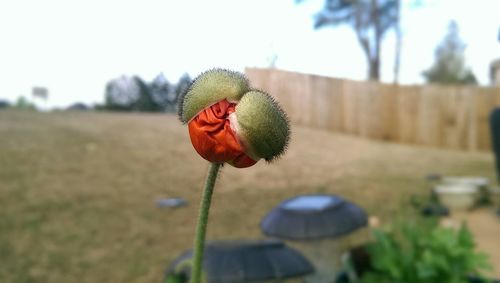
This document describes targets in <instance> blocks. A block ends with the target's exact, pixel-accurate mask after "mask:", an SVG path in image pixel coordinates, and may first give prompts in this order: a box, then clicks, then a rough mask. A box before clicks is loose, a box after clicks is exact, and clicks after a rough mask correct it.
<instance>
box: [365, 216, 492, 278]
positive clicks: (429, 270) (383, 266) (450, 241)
mask: <svg viewBox="0 0 500 283" xmlns="http://www.w3.org/2000/svg"><path fill="white" fill-rule="evenodd" d="M374 236H375V242H374V243H373V244H371V245H370V246H369V247H368V250H369V252H370V255H371V259H372V269H373V271H371V272H369V273H367V274H365V275H364V276H363V277H362V279H361V280H360V282H362V283H441V282H448V283H466V282H468V281H467V276H469V275H480V272H481V271H483V270H487V269H489V268H491V267H490V265H489V263H488V260H487V257H486V255H485V254H482V253H478V252H476V251H475V243H474V240H473V236H472V234H471V233H470V231H469V230H468V229H467V227H466V226H465V225H464V224H462V226H461V227H460V229H458V230H454V229H451V228H443V227H440V226H438V225H437V223H436V221H435V220H422V221H417V222H409V223H408V222H407V223H403V224H400V225H399V226H398V227H396V230H394V231H393V233H387V232H383V231H381V230H376V231H375V233H374Z"/></svg>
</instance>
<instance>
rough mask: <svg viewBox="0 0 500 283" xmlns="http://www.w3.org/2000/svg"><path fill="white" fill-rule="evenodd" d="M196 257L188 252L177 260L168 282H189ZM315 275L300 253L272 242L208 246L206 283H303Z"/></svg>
mask: <svg viewBox="0 0 500 283" xmlns="http://www.w3.org/2000/svg"><path fill="white" fill-rule="evenodd" d="M192 256H193V252H192V251H191V250H188V251H186V252H184V253H183V254H182V255H181V256H179V257H178V258H177V259H175V260H174V262H173V263H172V264H171V265H170V267H169V268H168V269H167V278H169V276H171V275H176V276H177V277H178V278H182V280H180V282H189V280H188V279H189V275H190V265H189V262H190V260H191V258H192ZM313 271H314V269H313V266H312V265H311V263H310V262H309V261H308V260H307V259H306V258H305V257H304V256H302V255H301V254H300V253H299V252H298V251H296V250H294V249H292V248H289V247H287V246H286V245H285V244H284V243H283V242H282V241H279V240H271V239H268V240H225V241H214V242H208V243H207V244H206V247H205V254H204V258H203V272H204V273H203V274H204V282H206V283H244V282H259V283H274V282H283V283H292V282H301V278H302V277H303V276H304V275H306V274H310V273H312V272H313ZM167 280H168V279H167ZM166 282H168V281H166Z"/></svg>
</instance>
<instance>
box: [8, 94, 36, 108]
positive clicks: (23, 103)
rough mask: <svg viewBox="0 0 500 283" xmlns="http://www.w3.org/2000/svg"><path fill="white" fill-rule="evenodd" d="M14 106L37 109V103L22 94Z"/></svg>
mask: <svg viewBox="0 0 500 283" xmlns="http://www.w3.org/2000/svg"><path fill="white" fill-rule="evenodd" d="M13 108H14V109H18V110H36V107H35V104H33V103H31V102H29V101H28V99H26V97H24V96H20V97H19V98H18V99H17V101H16V104H14V106H13Z"/></svg>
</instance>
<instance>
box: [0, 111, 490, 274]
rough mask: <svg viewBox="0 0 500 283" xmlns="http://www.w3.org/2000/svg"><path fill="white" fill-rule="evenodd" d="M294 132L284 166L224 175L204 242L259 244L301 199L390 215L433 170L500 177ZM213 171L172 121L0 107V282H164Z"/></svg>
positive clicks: (459, 155)
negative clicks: (291, 201) (275, 215)
mask: <svg viewBox="0 0 500 283" xmlns="http://www.w3.org/2000/svg"><path fill="white" fill-rule="evenodd" d="M292 131H293V135H292V143H291V145H290V148H289V150H288V152H287V154H285V156H284V157H283V158H282V159H281V160H280V161H278V162H275V163H273V164H270V165H268V164H265V162H259V163H258V164H257V165H256V166H254V167H252V168H248V169H235V168H231V167H229V166H226V167H224V168H223V171H222V175H221V177H220V178H219V180H218V184H217V187H216V191H215V194H214V199H213V207H212V211H211V215H210V226H209V231H208V235H207V237H208V239H227V238H238V237H244V238H249V237H262V236H261V233H260V231H259V226H258V225H259V221H260V220H261V218H262V217H263V216H264V215H265V214H266V213H267V212H268V211H269V210H270V209H271V208H272V207H274V206H275V205H276V204H278V203H279V202H280V201H282V200H283V199H285V198H289V197H292V196H294V195H296V194H299V193H315V192H322V193H337V194H341V195H342V196H344V197H346V198H348V199H350V200H352V201H354V202H356V203H358V204H360V205H361V206H363V207H364V208H365V209H366V210H367V211H368V212H369V213H370V214H372V215H377V216H379V217H381V218H382V219H388V218H390V217H391V215H395V214H396V213H397V212H399V211H400V210H401V209H402V203H403V201H404V200H407V199H408V197H409V196H410V195H411V194H420V195H424V194H427V192H428V190H427V189H428V188H427V186H426V183H425V181H424V176H425V175H426V174H428V173H430V172H436V173H442V174H450V175H463V174H466V175H482V176H487V177H490V178H493V176H494V172H493V160H492V156H491V154H489V153H465V152H458V151H450V150H439V149H431V148H424V147H411V146H403V145H395V144H387V143H380V142H373V141H367V140H363V139H359V138H355V137H349V136H345V135H339V134H333V133H329V132H325V131H319V130H313V129H307V128H302V127H298V126H295V127H293V128H292ZM207 167H208V166H207V163H206V162H205V161H204V160H202V159H201V158H200V157H199V156H198V155H197V154H196V153H195V151H194V150H193V149H192V146H191V144H190V142H189V137H188V133H187V128H185V127H184V126H182V125H181V124H180V123H179V122H178V121H177V119H176V117H174V116H170V115H153V114H114V113H62V112H61V113H50V114H49V113H34V112H12V111H3V112H2V111H0V215H1V217H0V282H16V283H17V282H160V280H161V278H162V276H163V271H164V268H165V267H166V266H167V265H168V263H169V262H170V261H171V260H173V259H174V258H175V257H176V256H178V255H179V254H180V253H181V252H182V251H184V250H185V249H187V248H190V246H191V244H192V239H193V235H194V224H195V219H196V214H197V207H198V201H199V198H200V194H201V192H200V189H201V186H202V184H203V180H204V177H205V174H206V170H207ZM161 197H183V198H186V199H187V200H188V202H189V205H188V206H187V207H183V208H179V209H159V208H157V207H156V206H155V199H157V198H161ZM403 209H404V207H403Z"/></svg>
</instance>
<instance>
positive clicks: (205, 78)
mask: <svg viewBox="0 0 500 283" xmlns="http://www.w3.org/2000/svg"><path fill="white" fill-rule="evenodd" d="M249 90H250V87H249V85H248V80H247V78H245V76H244V75H243V74H241V73H238V72H234V71H229V70H224V69H212V70H209V71H206V72H204V73H202V74H201V75H199V76H198V77H197V78H196V79H195V80H194V81H193V83H192V84H191V85H190V86H189V88H188V89H187V91H186V92H185V93H184V95H183V96H182V97H181V98H180V100H179V101H180V102H179V103H180V104H179V109H178V111H179V113H178V114H179V118H180V120H181V121H182V122H183V123H187V122H188V121H189V120H191V119H192V118H193V117H194V116H195V115H196V114H198V113H199V112H200V111H201V110H203V109H204V108H206V107H208V106H210V105H212V104H214V103H217V102H218V101H221V100H223V99H227V100H228V101H238V100H240V98H241V97H242V96H243V94H244V93H245V92H247V91H249Z"/></svg>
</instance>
